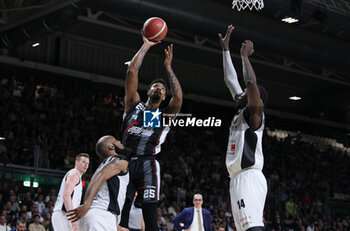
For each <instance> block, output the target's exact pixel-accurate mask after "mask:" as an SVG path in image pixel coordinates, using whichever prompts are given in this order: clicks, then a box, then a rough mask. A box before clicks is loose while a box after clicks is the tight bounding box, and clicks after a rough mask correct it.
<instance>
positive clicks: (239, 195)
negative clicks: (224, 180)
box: [230, 169, 267, 231]
mask: <svg viewBox="0 0 350 231" xmlns="http://www.w3.org/2000/svg"><path fill="white" fill-rule="evenodd" d="M266 194H267V182H266V179H265V176H264V174H263V173H262V172H261V171H260V170H257V169H248V170H245V171H243V172H241V173H239V174H238V175H236V176H234V177H233V178H232V179H231V181H230V197H231V206H232V213H233V219H234V220H235V225H236V229H237V231H246V230H247V229H249V228H252V227H264V222H263V212H264V205H265V199H266Z"/></svg>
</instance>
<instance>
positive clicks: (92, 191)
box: [67, 157, 128, 222]
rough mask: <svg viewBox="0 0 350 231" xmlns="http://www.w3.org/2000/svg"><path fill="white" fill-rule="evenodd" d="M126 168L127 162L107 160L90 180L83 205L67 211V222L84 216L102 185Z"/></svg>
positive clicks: (116, 159)
mask: <svg viewBox="0 0 350 231" xmlns="http://www.w3.org/2000/svg"><path fill="white" fill-rule="evenodd" d="M127 168H128V162H127V161H125V160H121V159H119V158H116V157H114V158H111V159H110V160H109V163H108V164H106V165H104V166H103V167H102V168H101V169H100V170H99V171H96V172H95V173H94V175H93V176H92V178H91V182H90V184H89V187H88V188H87V190H86V194H85V200H84V204H82V205H81V206H79V207H78V208H76V209H73V210H70V211H68V213H67V217H68V220H70V221H71V222H75V221H77V220H79V219H81V218H82V217H83V216H85V214H86V213H87V212H88V210H89V208H90V207H91V204H92V201H93V199H94V197H95V196H96V194H97V192H98V191H99V190H100V187H101V185H102V183H103V182H104V181H106V180H108V179H110V178H111V177H113V176H115V175H117V174H119V173H120V172H126V171H127Z"/></svg>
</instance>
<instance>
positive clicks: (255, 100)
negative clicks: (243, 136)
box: [241, 40, 264, 130]
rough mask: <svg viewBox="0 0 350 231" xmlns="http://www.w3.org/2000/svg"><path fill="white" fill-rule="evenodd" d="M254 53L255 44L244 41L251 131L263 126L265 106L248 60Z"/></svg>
mask: <svg viewBox="0 0 350 231" xmlns="http://www.w3.org/2000/svg"><path fill="white" fill-rule="evenodd" d="M253 52H254V46H253V43H252V42H251V41H249V40H246V41H244V43H242V48H241V58H242V65H243V78H244V83H245V84H246V86H247V90H246V91H247V99H248V105H247V110H248V111H249V121H247V122H248V124H249V126H250V128H251V129H253V130H256V129H258V128H259V127H260V125H261V119H262V113H263V106H264V105H263V103H262V101H261V99H260V92H259V88H258V85H257V83H256V76H255V72H254V70H253V67H252V65H251V64H250V61H249V58H248V57H249V56H250V55H252V54H253Z"/></svg>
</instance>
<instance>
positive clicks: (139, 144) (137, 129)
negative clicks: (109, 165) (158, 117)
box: [122, 102, 170, 156]
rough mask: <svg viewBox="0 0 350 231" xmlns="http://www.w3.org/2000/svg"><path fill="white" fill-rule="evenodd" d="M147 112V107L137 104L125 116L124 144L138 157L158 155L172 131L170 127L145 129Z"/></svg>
mask: <svg viewBox="0 0 350 231" xmlns="http://www.w3.org/2000/svg"><path fill="white" fill-rule="evenodd" d="M145 110H147V107H146V105H145V104H144V103H143V102H137V103H135V104H134V105H133V106H132V107H131V108H130V109H129V110H128V111H127V112H126V113H124V116H123V127H122V131H123V138H122V143H123V145H124V146H125V147H127V148H131V149H132V151H133V154H135V155H138V156H149V155H156V154H158V153H159V152H160V150H161V144H162V143H164V141H165V139H166V136H167V134H168V132H169V130H170V128H169V126H161V127H160V128H147V127H143V114H144V111H145Z"/></svg>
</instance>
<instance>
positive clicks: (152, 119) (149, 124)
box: [143, 109, 162, 128]
mask: <svg viewBox="0 0 350 231" xmlns="http://www.w3.org/2000/svg"><path fill="white" fill-rule="evenodd" d="M161 114H162V112H160V111H159V109H157V110H145V111H143V127H144V128H160V127H161V123H160V122H161Z"/></svg>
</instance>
